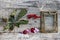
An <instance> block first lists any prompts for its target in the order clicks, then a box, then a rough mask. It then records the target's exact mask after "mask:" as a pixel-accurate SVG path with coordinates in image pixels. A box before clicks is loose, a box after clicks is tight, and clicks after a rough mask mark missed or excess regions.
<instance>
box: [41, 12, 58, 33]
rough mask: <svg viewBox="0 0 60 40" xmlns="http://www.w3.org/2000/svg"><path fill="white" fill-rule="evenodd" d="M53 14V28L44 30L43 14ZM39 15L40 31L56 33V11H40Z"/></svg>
mask: <svg viewBox="0 0 60 40" xmlns="http://www.w3.org/2000/svg"><path fill="white" fill-rule="evenodd" d="M49 15H52V16H53V29H52V30H47V31H46V30H45V18H44V17H45V16H49ZM40 16H41V17H42V18H41V19H40V22H41V23H40V32H41V33H57V32H58V13H57V11H41V12H40Z"/></svg>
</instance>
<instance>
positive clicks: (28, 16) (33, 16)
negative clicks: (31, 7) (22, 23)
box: [27, 14, 41, 19]
mask: <svg viewBox="0 0 60 40" xmlns="http://www.w3.org/2000/svg"><path fill="white" fill-rule="evenodd" d="M27 18H28V19H30V18H34V19H37V18H41V16H37V15H36V14H29V15H27Z"/></svg>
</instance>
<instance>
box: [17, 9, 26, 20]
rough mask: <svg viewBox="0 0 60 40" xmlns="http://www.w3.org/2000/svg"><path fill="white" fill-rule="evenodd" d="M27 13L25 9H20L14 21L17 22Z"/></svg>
mask: <svg viewBox="0 0 60 40" xmlns="http://www.w3.org/2000/svg"><path fill="white" fill-rule="evenodd" d="M26 13H27V10H26V9H21V11H20V12H19V13H18V15H17V17H16V20H17V21H18V20H19V19H20V18H22V17H23V16H24V15H25V14H26Z"/></svg>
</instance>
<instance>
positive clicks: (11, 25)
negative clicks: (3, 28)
mask: <svg viewBox="0 0 60 40" xmlns="http://www.w3.org/2000/svg"><path fill="white" fill-rule="evenodd" d="M13 29H14V25H13V23H9V30H11V31H12V30H13Z"/></svg>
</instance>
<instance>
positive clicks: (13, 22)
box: [4, 9, 28, 30]
mask: <svg viewBox="0 0 60 40" xmlns="http://www.w3.org/2000/svg"><path fill="white" fill-rule="evenodd" d="M16 12H17V9H16V10H14V11H13V12H12V14H11V15H10V16H9V19H8V24H7V26H5V27H4V30H6V29H9V30H13V29H14V27H15V26H16V27H19V25H21V24H28V20H19V19H20V18H22V17H23V16H24V15H25V14H26V13H27V10H26V9H21V11H20V12H19V13H18V15H17V16H16V19H15V14H16Z"/></svg>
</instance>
